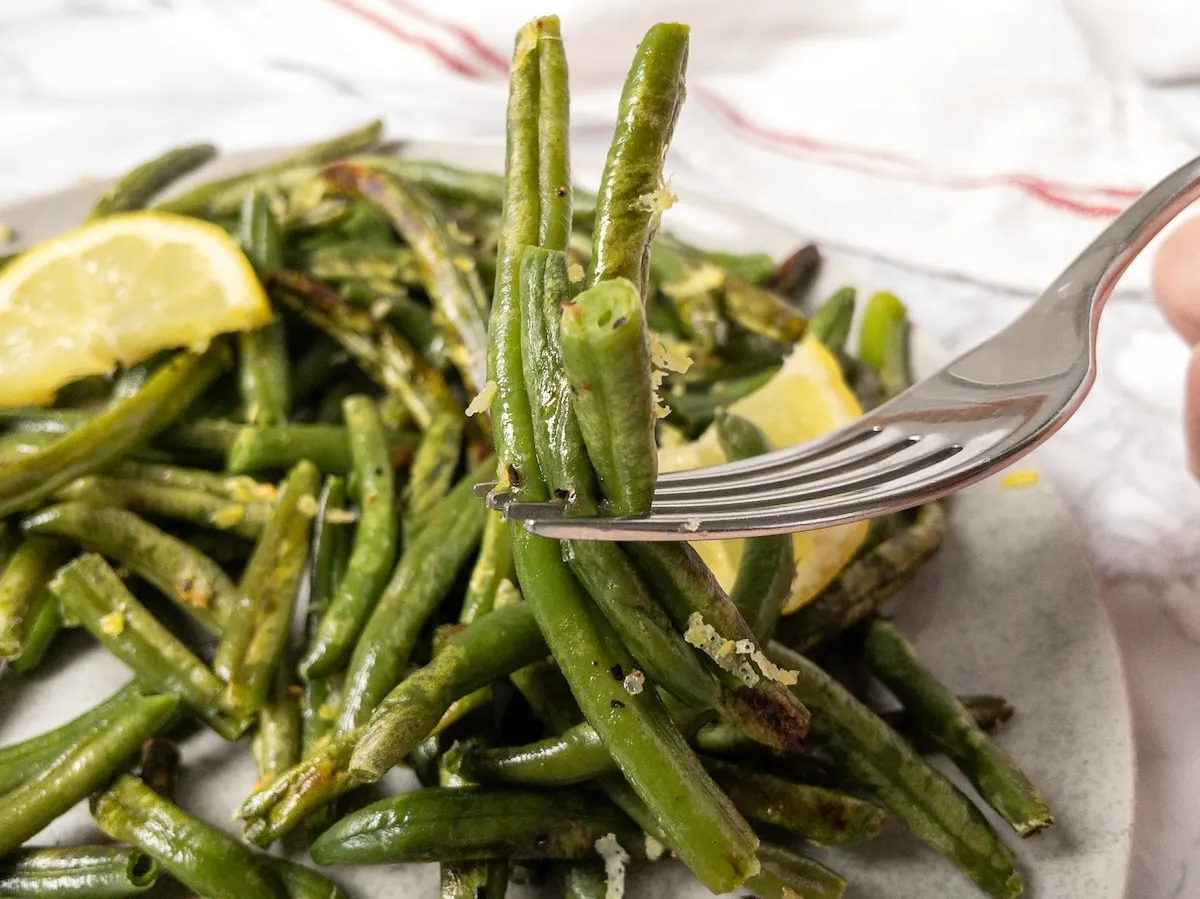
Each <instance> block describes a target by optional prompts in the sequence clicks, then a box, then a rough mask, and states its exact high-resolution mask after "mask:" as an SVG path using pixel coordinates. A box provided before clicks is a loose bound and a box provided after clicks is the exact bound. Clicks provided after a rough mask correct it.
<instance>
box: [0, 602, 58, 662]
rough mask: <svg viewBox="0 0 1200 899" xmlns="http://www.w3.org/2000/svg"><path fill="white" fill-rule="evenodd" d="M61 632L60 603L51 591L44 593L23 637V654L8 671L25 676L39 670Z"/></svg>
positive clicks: (13, 660)
mask: <svg viewBox="0 0 1200 899" xmlns="http://www.w3.org/2000/svg"><path fill="white" fill-rule="evenodd" d="M60 630H62V618H61V617H60V616H59V614H58V603H57V602H55V600H54V597H53V596H51V595H50V593H49V591H42V596H41V599H40V600H39V601H38V604H37V609H36V610H35V611H34V612H33V614H32V615H31V616H30V618H29V621H28V622H27V623H26V626H25V633H24V634H23V635H22V637H21V654H20V655H19V656H17V657H16V658H15V659H12V660H11V661H10V662H9V663H8V669H9V670H10V671H11V672H12V673H13V674H25V673H27V672H29V671H32V670H33V669H35V668H37V666H38V665H40V664H41V663H42V659H44V658H45V657H46V652H47V650H49V649H50V644H51V643H53V642H54V638H55V637H56V636H58V632H59V631H60Z"/></svg>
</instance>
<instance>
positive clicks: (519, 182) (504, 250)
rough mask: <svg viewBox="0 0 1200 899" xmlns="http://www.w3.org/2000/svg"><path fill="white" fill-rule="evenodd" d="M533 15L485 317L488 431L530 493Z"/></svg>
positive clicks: (513, 113)
mask: <svg viewBox="0 0 1200 899" xmlns="http://www.w3.org/2000/svg"><path fill="white" fill-rule="evenodd" d="M536 23H537V20H536V19H535V20H534V21H533V22H530V23H528V24H527V25H525V26H524V27H522V28H521V30H520V31H519V32H517V38H516V42H515V46H514V49H513V60H512V67H511V69H510V72H509V82H508V110H507V124H506V137H505V154H504V159H505V163H504V206H503V212H502V221H501V228H500V238H499V243H498V245H497V247H496V284H495V289H494V291H493V293H492V314H491V317H490V318H489V319H488V377H489V379H490V380H492V381H493V382H495V384H496V387H497V390H496V394H495V398H494V399H493V400H492V408H491V414H492V432H493V434H495V435H496V455H497V456H498V457H499V459H500V468H501V472H502V479H503V480H505V481H506V482H507V483H508V484H509V486H511V487H512V488H513V489H514V490H518V491H523V492H525V493H527V494H528V498H529V499H531V500H535V501H536V500H540V499H545V495H544V493H545V491H544V489H536V490H535V488H534V485H537V484H540V481H539V478H538V459H537V452H536V450H535V448H534V438H533V434H532V433H531V432H530V430H531V429H530V427H529V420H530V417H529V416H530V407H529V397H528V395H527V394H526V392H525V384H524V380H523V379H522V378H521V377H520V374H521V366H522V361H521V309H520V290H521V264H522V259H523V256H524V253H525V248H526V247H529V246H534V245H536V243H537V237H538V222H539V218H538V216H539V208H540V204H539V201H538V197H539V189H540V185H539V181H538V162H537V160H538V143H539V137H538V134H539V131H538V77H539V76H538V53H537V49H538V29H537V24H536Z"/></svg>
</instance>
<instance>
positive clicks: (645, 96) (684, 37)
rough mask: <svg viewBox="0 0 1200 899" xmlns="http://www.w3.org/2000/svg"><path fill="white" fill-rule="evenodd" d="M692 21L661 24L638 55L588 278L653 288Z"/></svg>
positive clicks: (603, 179) (601, 199) (620, 116)
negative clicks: (666, 170)
mask: <svg viewBox="0 0 1200 899" xmlns="http://www.w3.org/2000/svg"><path fill="white" fill-rule="evenodd" d="M687 57H688V28H687V26H686V25H674V24H666V23H663V24H659V25H655V26H653V27H652V28H651V29H650V30H649V31H648V32H646V36H645V37H644V38H643V39H642V42H641V44H639V45H638V48H637V52H636V53H635V54H634V57H633V64H632V66H631V67H630V69H629V75H628V77H627V78H626V79H625V87H624V90H622V92H621V103H620V106H619V107H618V109H617V130H616V133H615V134H614V135H613V139H612V144H611V145H610V146H609V150H608V159H607V161H606V162H605V164H604V173H603V174H602V175H601V176H600V190H599V191H598V197H597V201H596V224H595V228H594V230H593V232H592V262H591V270H590V272H589V273H588V284H589V285H590V284H595V283H597V282H599V281H607V280H609V279H611V278H625V279H626V280H628V281H630V282H631V283H632V284H633V285H634V287H636V288H637V289H638V291H639V292H640V293H641V295H642V296H645V294H646V281H647V278H648V276H649V272H648V262H649V256H650V241H651V238H653V236H654V232H655V231H657V230H658V223H659V218H660V217H661V216H662V213H663V210H664V209H666V208H667V207H669V206H670V203H671V201H670V198H669V195H668V193H667V188H666V185H665V184H664V182H663V174H662V167H663V160H664V158H665V157H666V150H667V145H668V144H669V143H670V141H671V134H672V133H673V132H674V130H675V119H676V118H677V117H678V115H679V109H680V107H681V106H682V105H683V96H684V84H683V82H684V72H685V70H686V69H687Z"/></svg>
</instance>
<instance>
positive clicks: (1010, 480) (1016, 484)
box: [1000, 469, 1038, 490]
mask: <svg viewBox="0 0 1200 899" xmlns="http://www.w3.org/2000/svg"><path fill="white" fill-rule="evenodd" d="M1037 482H1038V473H1037V472H1036V471H1031V470H1028V469H1026V470H1024V471H1010V472H1008V473H1007V474H1006V475H1004V477H1003V478H1001V479H1000V489H1002V490H1021V489H1023V488H1025V487H1032V486H1033V485H1034V484H1036V483H1037Z"/></svg>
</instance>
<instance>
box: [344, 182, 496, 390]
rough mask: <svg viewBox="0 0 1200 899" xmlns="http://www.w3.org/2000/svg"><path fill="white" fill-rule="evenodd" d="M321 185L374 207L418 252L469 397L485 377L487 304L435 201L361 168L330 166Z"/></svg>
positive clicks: (427, 288)
mask: <svg viewBox="0 0 1200 899" xmlns="http://www.w3.org/2000/svg"><path fill="white" fill-rule="evenodd" d="M325 179H326V181H328V182H329V183H330V184H333V185H334V186H335V187H336V188H337V189H339V190H342V191H346V192H351V193H354V194H356V195H358V196H361V197H363V198H364V199H367V200H369V201H370V202H372V203H373V204H375V205H376V206H377V207H378V208H379V209H381V210H382V211H383V212H384V213H385V214H386V215H387V217H388V219H389V220H390V221H391V223H392V225H393V226H394V227H395V229H396V231H397V232H399V234H400V236H401V237H403V238H404V239H405V241H406V242H407V243H408V244H409V245H410V246H411V247H412V248H413V249H414V250H415V251H416V253H417V258H418V260H419V262H420V272H421V281H422V283H423V285H424V287H425V292H426V293H427V294H428V295H429V297H430V299H431V300H432V302H433V304H434V308H435V309H436V310H437V316H436V319H437V320H438V321H439V322H440V323H441V325H442V332H443V334H444V336H445V340H446V345H447V346H448V347H449V355H450V360H451V362H453V363H454V365H455V367H456V368H457V369H458V370H459V373H460V374H461V375H462V379H463V384H464V385H466V388H467V390H468V391H471V392H478V391H479V390H481V389H482V388H483V382H484V381H485V380H486V377H487V375H486V368H487V326H486V325H485V323H484V315H485V314H486V310H487V299H486V298H485V296H484V293H483V286H482V285H481V284H480V282H479V272H478V271H477V270H476V268H475V262H474V260H473V259H472V258H471V256H470V255H469V254H467V253H466V252H464V250H463V248H462V245H461V244H460V243H458V241H456V240H455V239H454V238H453V237H451V236H450V234H449V233H448V231H447V230H446V228H447V226H446V221H445V219H444V218H443V216H442V215H441V214H440V213H439V211H438V210H437V207H436V206H435V204H434V203H433V201H432V200H431V199H430V198H429V197H428V196H427V195H426V194H425V192H424V191H422V190H421V189H420V188H419V187H416V186H415V185H409V184H405V183H404V182H403V181H401V180H400V179H399V178H397V177H396V176H395V175H392V174H391V173H389V172H387V171H385V170H382V169H372V168H369V167H368V166H366V165H363V164H361V163H354V162H345V163H340V164H338V165H335V166H330V167H329V168H327V169H326V170H325Z"/></svg>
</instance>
